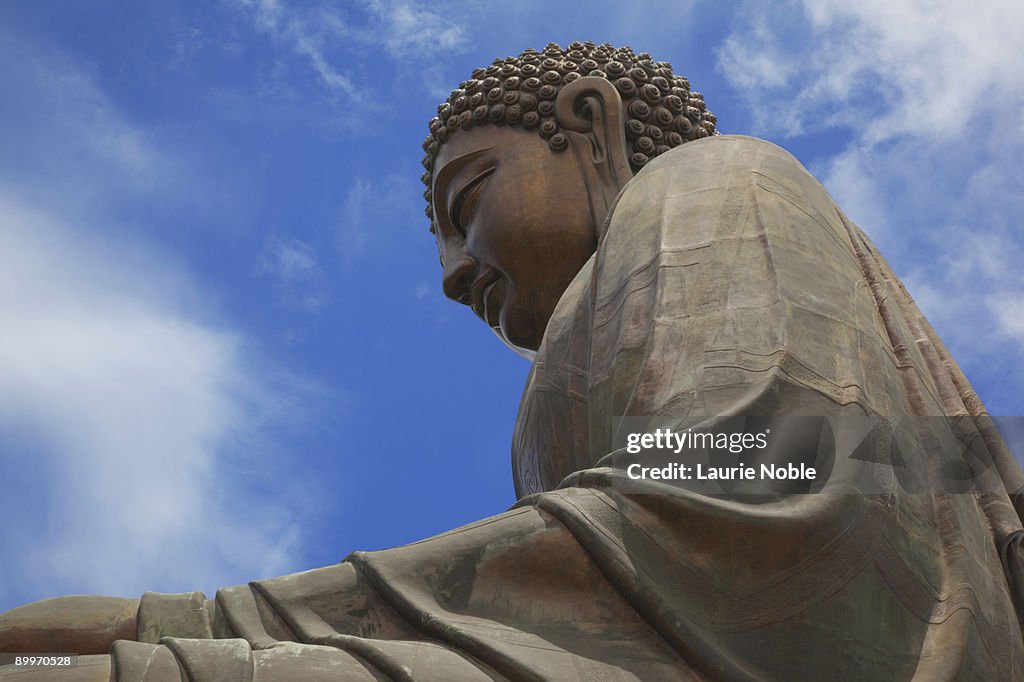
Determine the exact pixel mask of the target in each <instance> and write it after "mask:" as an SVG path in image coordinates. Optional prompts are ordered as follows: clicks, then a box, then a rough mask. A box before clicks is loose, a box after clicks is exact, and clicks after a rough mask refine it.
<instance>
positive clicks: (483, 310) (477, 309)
mask: <svg viewBox="0 0 1024 682" xmlns="http://www.w3.org/2000/svg"><path fill="white" fill-rule="evenodd" d="M499 282H501V274H500V273H499V272H498V271H497V270H495V269H494V268H486V269H485V270H484V271H483V273H482V274H481V275H480V276H479V277H477V278H476V280H475V281H474V282H473V284H472V286H470V288H469V293H470V299H471V303H470V307H471V308H472V309H473V312H474V313H475V314H476V316H477V317H479V318H480V319H481V320H483V321H484V322H486V323H487V325H488V326H491V327H494V326H495V325H497V324H498V321H497V319H496V318H497V313H498V311H500V310H501V305H500V301H498V303H499V305H494V301H491V300H490V299H491V294H492V293H493V292H494V285H496V284H498V283H499ZM489 303H490V305H489ZM491 317H494V318H495V319H494V320H493V321H492V320H491Z"/></svg>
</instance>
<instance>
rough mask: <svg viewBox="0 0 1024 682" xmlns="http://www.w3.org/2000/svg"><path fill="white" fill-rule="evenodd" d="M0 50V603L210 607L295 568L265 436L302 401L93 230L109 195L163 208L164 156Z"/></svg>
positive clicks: (196, 294)
mask: <svg viewBox="0 0 1024 682" xmlns="http://www.w3.org/2000/svg"><path fill="white" fill-rule="evenodd" d="M0 45H2V53H0V54H2V55H3V56H4V57H5V59H3V60H0V61H2V63H3V66H0V73H2V74H3V75H4V76H5V78H6V77H7V76H8V75H10V76H11V77H10V78H7V82H8V83H9V84H10V89H9V93H11V94H13V95H15V96H14V97H13V98H12V99H11V100H9V103H10V106H5V107H4V108H3V112H2V113H0V122H2V123H4V124H9V125H10V128H11V129H16V130H18V131H19V133H20V134H19V135H10V136H4V137H5V139H4V141H3V142H2V143H0V144H2V150H3V152H4V154H3V155H2V156H3V162H2V163H0V329H2V330H3V333H2V334H0V387H2V390H0V480H3V481H4V485H5V486H6V487H5V490H4V494H3V495H0V515H2V516H3V517H4V519H5V523H4V542H5V544H11V545H17V546H19V547H21V550H19V552H18V555H17V558H16V559H14V558H13V556H8V559H10V560H9V561H5V562H4V565H3V567H0V585H2V589H0V594H2V595H3V596H4V598H5V599H6V600H13V599H19V598H20V599H29V598H38V597H43V596H53V595H57V594H62V593H69V592H86V593H111V594H123V595H129V596H130V595H138V594H140V593H141V592H142V591H143V590H146V589H157V590H164V591H178V590H184V589H205V590H208V591H209V590H212V589H214V588H216V587H218V586H221V585H224V584H230V583H236V582H240V581H244V580H246V579H249V578H251V577H252V576H256V575H270V574H275V573H281V572H285V571H287V570H291V569H294V568H298V567H299V566H297V565H296V562H297V561H299V560H300V557H298V556H296V554H297V551H296V548H297V547H299V546H300V545H299V542H300V532H299V529H300V528H301V522H302V519H303V518H305V515H306V514H307V513H308V510H307V509H303V508H301V507H299V506H297V505H295V504H294V503H293V501H292V500H295V499H310V498H309V496H308V495H309V492H308V491H306V490H304V491H303V493H302V494H301V495H299V494H296V490H297V489H298V488H299V487H300V486H302V485H303V484H308V483H309V481H305V480H302V478H301V475H296V474H295V473H294V469H293V468H289V467H286V466H284V465H283V463H281V462H280V461H279V460H278V458H277V454H278V449H277V447H276V444H275V437H274V435H273V434H274V433H275V431H276V430H278V429H282V428H283V429H287V428H288V426H289V425H290V424H295V423H299V422H300V421H301V419H302V414H303V413H304V412H305V410H306V408H307V406H308V404H309V403H308V401H309V399H310V397H311V396H313V395H321V393H320V389H318V388H317V387H316V386H315V385H313V384H312V383H310V382H306V381H303V380H300V379H298V378H297V377H294V376H291V375H290V374H289V373H288V372H286V371H284V370H282V369H281V368H279V367H277V366H275V364H274V363H273V362H272V361H270V360H268V359H266V358H265V357H263V356H262V355H261V353H260V352H259V350H258V348H256V347H254V345H253V344H252V342H251V341H250V340H249V339H247V337H246V336H245V335H244V334H243V333H241V332H240V331H238V330H236V329H233V327H232V325H231V324H230V323H229V322H228V321H226V320H225V319H223V316H222V315H220V314H219V313H218V311H217V308H216V304H215V303H213V302H212V301H211V297H210V296H209V294H208V290H207V288H206V287H205V286H204V285H203V283H202V282H201V281H198V280H197V279H196V277H195V276H194V275H193V274H192V273H191V272H190V271H189V270H188V269H187V268H185V267H183V266H182V265H181V263H180V261H179V260H178V259H177V258H176V257H175V256H174V254H169V253H166V252H165V251H164V250H162V249H161V248H160V247H158V246H156V245H154V244H153V243H148V242H146V241H145V239H144V238H142V237H141V236H139V235H138V234H137V232H136V231H135V229H134V228H135V227H136V226H130V225H122V224H118V223H117V222H116V220H115V219H113V218H111V213H112V212H111V211H110V210H109V209H110V207H109V204H116V201H117V200H119V199H123V198H124V197H125V196H128V195H132V194H138V193H142V195H143V196H146V197H150V198H154V200H155V198H156V197H166V196H167V195H170V196H174V195H176V193H178V192H179V191H180V187H179V186H178V183H179V182H180V177H179V172H178V171H181V169H183V168H184V164H182V163H181V162H180V161H178V160H177V159H176V158H175V156H174V154H173V152H171V151H169V150H168V149H167V148H165V147H163V146H161V144H159V137H158V136H155V135H152V134H151V133H150V132H148V131H147V130H146V129H145V128H144V127H142V126H139V125H133V124H132V123H131V122H129V121H128V119H127V118H126V117H125V116H124V115H122V114H121V113H120V111H119V110H118V107H117V106H115V104H113V103H112V102H111V101H110V100H109V99H108V98H107V97H105V96H104V93H103V90H102V89H101V88H100V87H98V86H97V85H96V79H95V78H93V77H92V75H91V74H90V73H89V72H88V71H87V70H84V69H82V68H81V67H79V66H77V65H76V64H74V63H73V62H72V61H71V60H69V59H66V58H64V57H62V56H61V55H59V54H56V53H52V52H51V53H46V52H41V51H39V50H35V51H34V50H32V49H29V48H28V47H27V46H25V45H23V44H20V43H17V42H16V41H13V40H10V39H8V40H5V41H0ZM33 112H35V114H34V116H33V115H32V114H33ZM180 175H181V176H184V175H187V173H184V172H183V171H182V172H180ZM300 256H301V254H300ZM289 263H290V267H291V268H292V270H293V271H295V272H298V271H299V270H301V269H302V267H303V264H302V260H301V257H298V258H295V259H292V261H289ZM268 476H269V477H273V478H274V486H270V485H267V481H266V478H267V477H268ZM254 491H258V495H257V494H256V493H255V492H254ZM314 497H315V493H314ZM6 605H7V606H13V604H12V603H10V602H7V604H6ZM2 608H3V607H0V609H2Z"/></svg>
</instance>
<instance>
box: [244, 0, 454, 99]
mask: <svg viewBox="0 0 1024 682" xmlns="http://www.w3.org/2000/svg"><path fill="white" fill-rule="evenodd" d="M235 2H236V4H238V5H239V6H240V7H241V8H242V9H243V10H244V11H245V12H246V13H247V14H248V16H249V17H250V18H251V21H252V25H253V27H254V28H255V29H256V30H257V31H258V32H260V33H262V34H264V35H267V36H269V37H270V38H271V39H272V40H273V41H275V42H277V43H278V44H281V45H284V46H287V47H288V48H289V49H290V50H292V51H293V52H294V53H296V54H298V55H301V56H303V57H304V58H305V59H306V61H307V64H308V66H309V67H310V68H311V69H312V71H313V72H315V73H316V75H317V77H318V79H319V81H320V83H321V85H322V86H323V88H324V89H325V90H326V91H327V92H328V93H329V94H330V95H331V96H332V97H337V98H338V103H339V104H343V105H359V106H363V107H371V108H379V107H381V106H382V102H381V101H379V98H378V97H377V96H375V94H374V93H375V91H376V90H377V89H378V88H377V86H378V84H377V83H371V82H366V80H365V76H364V75H362V74H361V70H360V69H359V68H357V67H356V66H355V65H356V64H358V63H359V62H360V61H365V60H366V58H367V56H369V58H370V59H374V58H377V59H379V58H381V57H387V58H389V59H390V60H392V61H393V62H394V64H395V66H396V67H397V69H398V70H399V71H401V70H402V68H403V67H404V65H405V63H406V62H408V61H409V60H412V59H415V60H416V61H417V62H419V63H420V64H422V62H423V61H424V58H426V57H429V58H431V61H433V62H436V61H437V59H438V58H440V57H443V56H450V55H451V53H452V51H454V50H458V49H461V48H462V47H464V46H465V43H466V39H465V34H466V29H465V28H464V27H463V26H462V25H461V24H459V23H458V22H456V21H452V20H451V19H450V18H448V17H447V16H446V15H445V14H443V13H441V12H438V11H437V10H436V6H435V5H433V4H428V3H419V2H410V1H404V2H403V1H394V0H365V1H363V2H358V3H356V4H355V5H353V6H350V7H349V8H347V10H348V11H345V10H343V9H341V8H339V7H336V6H329V5H321V6H316V7H312V8H307V7H298V6H293V5H289V4H286V3H284V2H283V1H282V0H235Z"/></svg>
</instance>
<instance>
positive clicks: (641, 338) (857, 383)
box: [111, 136, 1024, 682]
mask: <svg viewBox="0 0 1024 682" xmlns="http://www.w3.org/2000/svg"><path fill="white" fill-rule="evenodd" d="M743 416H750V417H757V418H764V419H774V418H778V419H779V421H777V422H772V424H773V425H774V426H776V427H777V431H776V433H774V434H773V443H775V445H774V446H773V447H772V448H769V450H770V452H766V453H764V455H763V456H764V457H768V458H771V457H782V458H784V457H785V456H786V453H787V452H790V449H791V448H794V447H796V448H798V447H799V446H800V443H798V442H797V441H798V440H799V439H801V438H804V439H806V436H805V435H801V434H802V433H803V432H801V431H799V430H794V427H792V426H791V422H786V421H785V420H784V419H782V418H784V417H789V416H794V417H797V416H805V417H824V418H829V419H834V420H835V421H833V422H830V424H831V425H830V426H829V428H822V429H819V430H817V431H814V438H815V440H816V442H815V443H814V451H815V452H816V453H818V456H821V453H826V454H827V455H828V469H827V474H828V475H827V478H826V479H825V480H822V481H820V482H818V483H817V484H816V486H815V487H814V489H813V490H804V491H798V492H793V491H792V490H791V489H787V488H785V486H783V487H782V488H779V487H777V486H776V487H772V486H767V487H764V486H761V487H756V486H754V487H751V488H749V489H748V488H745V487H744V486H743V485H736V486H734V487H730V488H726V489H723V490H722V491H721V492H720V493H717V494H708V493H707V492H706V491H703V490H701V489H699V488H698V487H697V486H695V485H689V484H686V483H681V484H672V483H669V482H665V481H657V480H647V481H635V480H632V479H630V478H629V477H628V476H627V473H626V464H627V463H630V462H640V463H643V461H644V459H643V458H644V455H643V454H640V455H636V456H632V455H628V454H627V453H626V452H625V451H624V450H623V448H622V445H621V443H622V438H623V436H624V433H623V430H624V429H628V428H629V427H628V423H629V422H628V419H629V418H637V417H640V418H650V419H655V420H657V423H658V424H660V425H667V426H671V427H674V428H678V429H680V430H683V429H693V430H695V431H698V432H699V431H701V430H704V431H708V430H713V429H714V428H716V425H717V424H720V423H721V419H722V418H723V417H743ZM622 418H627V419H622ZM864 419H904V420H910V421H909V422H907V423H909V424H910V426H908V427H906V428H903V430H902V431H901V432H900V434H899V437H900V438H902V439H903V441H904V447H903V448H902V449H901V450H900V453H901V459H900V461H899V462H895V463H894V462H888V463H885V462H883V463H881V464H880V463H878V462H865V461H864V460H863V458H859V457H854V456H853V455H851V448H850V446H849V443H848V441H849V439H850V438H851V436H850V429H853V428H854V427H852V426H849V424H857V423H860V422H858V420H864ZM844 420H846V421H844ZM922 424H927V426H922ZM908 443H909V445H907V444H908ZM951 463H952V464H959V465H962V468H965V469H967V470H968V472H969V474H970V476H969V477H968V479H967V480H966V481H965V482H964V481H961V482H962V483H963V485H962V486H961V487H959V488H956V489H953V488H951V487H950V486H948V485H946V483H947V482H948V476H947V474H948V471H947V469H948V467H949V466H950V464H951ZM513 471H514V478H515V486H516V492H517V495H518V497H519V498H520V499H519V502H518V503H517V504H516V506H515V507H513V509H511V510H510V511H508V512H506V513H504V514H500V515H498V516H495V517H492V518H489V519H485V520H482V521H479V522H477V523H474V524H470V525H468V526H465V527H462V528H459V529H456V530H453V531H451V532H449V533H445V534H443V535H439V536H437V537H433V538H429V539H427V540H424V541H422V542H418V543H414V544H412V545H408V546H405V547H398V548H395V549H389V550H384V551H378V552H367V553H358V552H357V553H355V554H353V555H351V556H350V557H349V558H348V559H347V560H346V561H344V562H343V563H341V564H338V565H335V566H329V567H326V568H320V569H315V570H312V571H306V572H303V573H297V574H294V575H289V576H284V577H280V578H272V579H267V580H257V581H254V582H252V583H250V584H249V585H245V586H238V587H229V588H225V589H222V590H220V591H218V593H217V595H216V598H215V599H212V600H208V599H206V598H205V596H203V595H202V594H200V593H193V594H184V595H161V594H155V593H147V594H146V595H145V596H144V597H143V599H142V602H141V606H140V610H139V624H138V627H139V639H140V641H139V642H118V643H116V644H115V645H114V647H113V649H112V650H111V656H112V663H113V669H114V673H115V679H117V680H122V681H125V682H128V681H131V682H135V681H147V682H165V681H169V680H175V681H177V680H189V681H191V682H205V681H206V680H211V681H212V680H228V679H231V680H236V679H237V680H246V681H252V682H266V681H270V680H310V681H316V680H349V679H351V680H385V679H393V680H438V681H455V680H506V679H508V680H576V679H579V680H727V681H730V682H732V681H737V680H823V679H829V680H836V681H840V680H858V681H860V680H886V681H891V680H920V681H925V680H927V681H929V682H931V681H936V680H982V679H983V680H1019V679H1024V643H1022V636H1021V627H1020V624H1019V620H1018V619H1019V618H1020V617H1021V615H1020V614H1024V610H1021V609H1020V606H1021V604H1022V603H1024V600H1022V599H1021V595H1022V594H1024V592H1022V590H1021V587H1020V585H1021V579H1022V577H1024V568H1022V566H1024V561H1022V556H1024V554H1022V551H1021V544H1022V538H1024V533H1022V526H1021V519H1020V515H1019V513H1018V509H1020V508H1021V501H1022V497H1021V493H1022V489H1024V475H1022V472H1021V469H1020V467H1019V466H1018V464H1017V463H1016V461H1015V460H1014V458H1013V456H1012V454H1011V453H1010V452H1009V451H1008V450H1007V448H1006V446H1005V444H1004V443H1003V441H1002V439H1001V438H1000V437H999V435H998V432H997V431H995V430H994V429H993V428H992V426H991V424H990V423H989V421H988V419H987V416H986V414H985V412H984V407H983V406H982V405H981V402H980V401H979V400H978V397H977V395H976V394H975V393H974V392H973V390H972V389H971V387H970V384H969V383H968V382H967V380H966V379H965V377H964V375H963V373H962V372H961V371H960V369H959V367H958V366H957V365H956V363H955V361H954V360H953V359H952V357H951V356H950V354H949V353H948V351H946V349H945V347H944V346H943V345H942V343H941V341H940V340H939V339H938V337H937V336H936V335H935V333H934V332H933V331H932V329H931V327H930V326H929V324H928V323H927V321H926V320H925V319H924V318H923V317H922V316H921V314H920V312H919V311H918V309H917V307H916V305H915V304H914V302H913V300H912V299H911V298H910V296H909V295H908V294H907V292H906V290H905V289H904V288H903V286H902V284H901V283H900V282H899V280H898V279H897V278H896V276H895V275H894V274H893V272H892V271H891V269H890V268H889V266H888V265H887V264H886V263H885V261H884V260H883V259H882V258H881V256H880V255H879V254H878V253H877V251H876V250H875V248H874V246H873V245H872V244H871V242H870V241H869V240H868V239H867V237H865V235H864V234H863V233H862V232H861V231H860V230H859V229H858V228H857V227H856V226H855V225H853V224H852V223H851V222H850V221H849V220H848V219H847V218H846V217H845V216H844V215H843V214H842V212H841V211H840V210H839V209H838V208H837V206H836V205H835V203H834V202H833V200H832V199H831V197H830V196H829V195H828V194H827V192H826V191H825V190H824V189H823V188H822V187H821V185H820V184H819V183H818V182H817V181H816V180H815V179H814V178H813V177H812V176H811V175H810V174H809V173H808V172H807V171H806V170H805V169H804V168H803V167H802V166H801V165H800V164H799V163H798V162H797V161H796V160H795V159H794V158H793V157H792V156H790V155H789V154H788V153H786V152H785V151H783V150H782V149H780V148H778V147H776V146H774V145H772V144H770V143H767V142H764V141H761V140H756V139H753V138H747V137H739V136H720V137H712V138H705V139H702V140H698V141H696V142H690V143H687V144H685V145H683V146H681V147H679V148H677V149H674V150H673V151H671V152H669V153H666V154H664V155H661V156H659V157H657V158H655V159H654V160H653V161H651V163H649V164H648V165H647V166H646V167H645V168H644V169H643V170H642V171H641V172H640V173H638V174H637V176H636V177H635V178H634V179H633V180H631V181H630V182H629V183H628V184H627V186H626V187H625V188H624V189H623V191H622V192H621V193H620V195H619V198H618V199H617V201H616V205H615V207H614V209H613V211H612V212H611V213H610V216H609V219H608V221H607V222H606V224H605V227H604V229H603V234H602V236H601V239H600V243H599V246H598V249H597V252H596V253H595V255H594V256H593V258H591V260H590V261H589V262H588V263H587V264H586V266H585V267H584V268H583V269H582V270H581V272H580V273H579V274H578V275H577V276H576V278H575V279H574V281H573V282H572V284H571V285H570V287H569V289H568V290H567V291H566V293H565V294H564V295H563V297H562V299H561V300H560V302H559V304H558V306H557V308H556V310H555V312H554V315H553V317H552V319H551V321H550V323H549V326H548V328H547V330H546V332H545V336H544V340H543V343H542V345H541V347H540V349H539V351H538V353H537V357H536V359H535V361H534V364H533V367H532V370H531V372H530V376H529V379H528V382H527V385H526V388H525V391H524V395H523V399H522V404H521V407H520V412H519V417H518V420H517V423H516V428H515V433H514V439H513Z"/></svg>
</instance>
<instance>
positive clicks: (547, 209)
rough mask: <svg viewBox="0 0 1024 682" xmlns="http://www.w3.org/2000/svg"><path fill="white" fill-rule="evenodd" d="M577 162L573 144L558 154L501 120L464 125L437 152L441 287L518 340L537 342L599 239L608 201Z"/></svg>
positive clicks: (533, 345) (532, 345) (531, 345)
mask: <svg viewBox="0 0 1024 682" xmlns="http://www.w3.org/2000/svg"><path fill="white" fill-rule="evenodd" d="M581 163H582V161H581V156H580V155H579V154H578V153H575V152H574V150H573V147H572V146H570V148H569V149H567V150H566V151H564V152H561V153H555V152H553V151H551V150H550V149H549V148H548V145H547V143H546V142H545V141H544V140H542V139H541V138H540V137H539V136H538V135H537V133H536V132H534V131H528V130H523V129H521V128H508V127H500V126H481V127H478V128H473V129H470V130H466V131H458V132H457V133H455V134H454V135H452V137H451V138H450V139H449V140H448V141H447V142H446V143H445V144H444V145H443V146H442V147H441V149H440V150H439V151H438V154H437V158H436V159H435V164H434V169H435V172H434V185H433V206H434V224H435V226H436V232H437V235H436V236H437V242H438V249H439V250H440V253H441V261H442V263H443V264H444V274H443V288H444V293H445V295H446V296H447V297H448V298H451V299H452V300H454V301H457V302H459V303H463V304H465V305H468V306H469V307H471V308H472V309H473V312H474V313H476V315H477V316H478V317H479V318H480V319H481V320H483V321H484V322H485V323H486V324H487V325H488V326H489V327H491V328H492V329H494V330H495V332H496V333H498V335H499V336H500V337H502V338H503V339H504V340H505V341H506V342H507V343H509V344H511V345H513V346H517V347H519V348H522V349H528V350H534V351H535V350H536V349H537V348H538V347H539V346H540V342H541V339H542V338H543V336H544V329H545V328H546V327H547V323H548V320H550V319H551V314H552V312H553V311H554V309H555V305H556V304H557V303H558V299H559V298H561V296H562V294H563V293H564V292H565V290H566V288H567V287H568V286H569V283H570V282H571V281H572V279H573V277H574V276H575V275H576V273H578V272H579V270H580V268H581V267H583V265H584V263H586V262H587V260H588V259H589V258H590V256H591V255H592V254H593V253H594V250H595V248H596V246H597V226H598V224H599V221H601V220H603V219H604V217H605V216H604V210H603V207H604V204H603V203H599V202H595V201H592V200H591V198H590V194H589V193H588V187H587V183H586V181H585V173H584V169H583V168H582V167H581ZM597 213H600V215H597Z"/></svg>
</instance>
